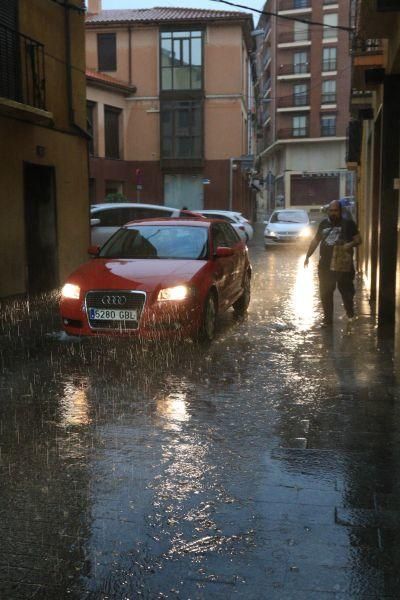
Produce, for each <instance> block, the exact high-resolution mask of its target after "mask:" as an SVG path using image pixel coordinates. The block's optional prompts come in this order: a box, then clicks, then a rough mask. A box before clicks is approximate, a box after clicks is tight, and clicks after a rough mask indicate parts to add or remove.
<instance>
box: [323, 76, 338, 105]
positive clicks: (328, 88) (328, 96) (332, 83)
mask: <svg viewBox="0 0 400 600" xmlns="http://www.w3.org/2000/svg"><path fill="white" fill-rule="evenodd" d="M335 102H336V80H335V79H326V80H325V81H323V82H322V96H321V103H322V104H332V103H335Z"/></svg>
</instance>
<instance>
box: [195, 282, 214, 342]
mask: <svg viewBox="0 0 400 600" xmlns="http://www.w3.org/2000/svg"><path fill="white" fill-rule="evenodd" d="M216 321H217V305H216V300H215V297H214V294H212V292H209V294H208V296H207V298H206V300H205V302H204V308H203V319H202V322H201V326H200V329H199V332H198V336H197V337H198V339H199V340H200V341H203V342H211V340H213V339H214V336H215V326H216Z"/></svg>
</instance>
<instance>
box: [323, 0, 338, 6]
mask: <svg viewBox="0 0 400 600" xmlns="http://www.w3.org/2000/svg"><path fill="white" fill-rule="evenodd" d="M324 4H325V5H326V4H339V0H324Z"/></svg>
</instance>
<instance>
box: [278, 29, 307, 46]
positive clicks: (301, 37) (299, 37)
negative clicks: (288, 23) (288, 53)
mask: <svg viewBox="0 0 400 600" xmlns="http://www.w3.org/2000/svg"><path fill="white" fill-rule="evenodd" d="M310 39H311V38H310V32H309V30H308V29H304V30H300V31H281V33H280V34H279V38H278V42H279V43H280V44H284V43H289V42H308V41H310Z"/></svg>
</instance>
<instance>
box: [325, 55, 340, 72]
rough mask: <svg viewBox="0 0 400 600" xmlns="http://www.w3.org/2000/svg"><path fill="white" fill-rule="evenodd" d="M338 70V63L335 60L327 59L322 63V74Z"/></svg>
mask: <svg viewBox="0 0 400 600" xmlns="http://www.w3.org/2000/svg"><path fill="white" fill-rule="evenodd" d="M336 69H337V61H336V59H335V58H332V59H329V58H328V59H327V60H323V61H322V72H323V73H324V72H326V71H336Z"/></svg>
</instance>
